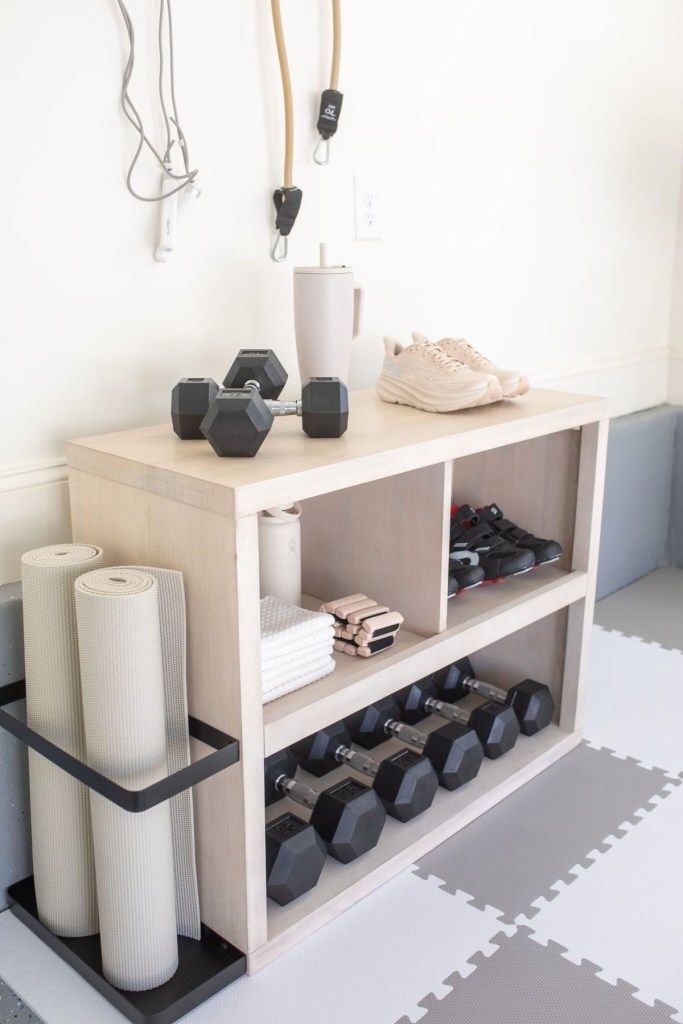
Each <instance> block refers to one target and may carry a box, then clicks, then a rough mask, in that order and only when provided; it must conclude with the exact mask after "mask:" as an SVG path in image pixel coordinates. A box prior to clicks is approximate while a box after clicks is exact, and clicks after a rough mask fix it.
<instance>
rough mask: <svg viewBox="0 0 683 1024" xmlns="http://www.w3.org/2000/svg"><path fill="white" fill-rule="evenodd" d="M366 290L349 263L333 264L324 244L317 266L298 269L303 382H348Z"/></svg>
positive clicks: (298, 345)
mask: <svg viewBox="0 0 683 1024" xmlns="http://www.w3.org/2000/svg"><path fill="white" fill-rule="evenodd" d="M362 301H363V289H362V288H361V286H360V285H359V284H357V283H356V282H355V281H354V279H353V270H352V269H351V267H343V266H330V265H329V264H328V262H327V252H326V247H325V245H324V244H321V246H320V263H319V264H318V266H317V267H295V268H294V330H295V334H296V354H297V358H298V361H299V375H300V377H301V381H302V383H303V381H305V380H306V379H307V378H308V377H339V379H340V380H342V381H343V382H344V383H345V384H346V385H348V383H349V373H350V369H351V348H352V345H353V340H354V338H355V337H356V336H357V335H358V333H359V331H360V319H361V309H362Z"/></svg>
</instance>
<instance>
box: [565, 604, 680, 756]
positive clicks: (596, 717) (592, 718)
mask: <svg viewBox="0 0 683 1024" xmlns="http://www.w3.org/2000/svg"><path fill="white" fill-rule="evenodd" d="M680 616H681V622H682V626H681V631H682V632H683V609H681V610H680ZM583 731H584V736H585V737H586V739H587V740H588V742H589V743H590V744H591V745H592V746H596V747H607V748H608V749H609V750H612V751H614V753H615V754H616V755H617V756H618V757H633V758H635V760H636V761H638V762H639V763H640V764H642V765H643V766H644V767H648V768H652V767H656V768H662V769H664V770H665V771H667V772H670V773H671V774H673V775H679V773H681V772H682V771H683V654H682V653H681V652H680V651H675V650H668V649H666V648H664V647H660V646H659V644H655V643H648V642H647V641H645V640H640V639H639V638H638V637H632V636H624V635H623V634H621V633H617V632H614V631H610V630H606V629H602V628H600V627H599V626H595V627H594V628H593V636H592V640H591V650H590V659H589V668H588V683H587V696H586V708H585V720H584V730H583Z"/></svg>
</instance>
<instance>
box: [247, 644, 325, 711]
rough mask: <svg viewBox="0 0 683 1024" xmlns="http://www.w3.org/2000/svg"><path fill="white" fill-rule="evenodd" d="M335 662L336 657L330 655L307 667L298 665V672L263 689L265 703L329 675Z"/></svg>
mask: <svg viewBox="0 0 683 1024" xmlns="http://www.w3.org/2000/svg"><path fill="white" fill-rule="evenodd" d="M334 668H335V663H334V659H333V658H331V657H330V656H329V655H328V656H327V657H325V658H321V659H319V660H318V661H316V662H312V663H310V664H309V665H308V666H307V667H303V666H301V665H299V666H297V669H296V671H297V673H298V674H294V670H293V674H292V675H291V676H290V677H289V678H287V679H286V680H284V681H279V682H278V683H277V684H276V685H273V686H272V687H271V688H268V689H266V688H265V687H264V691H263V703H264V704H268V703H269V702H270V701H271V700H277V698H278V697H284V695H285V694H286V693H291V692H292V691H293V690H300V689H301V687H302V686H307V685H308V684H309V683H314V682H315V681H316V680H317V679H322V678H323V677H324V676H329V674H330V673H331V672H334Z"/></svg>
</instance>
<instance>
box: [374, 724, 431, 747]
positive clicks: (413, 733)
mask: <svg viewBox="0 0 683 1024" xmlns="http://www.w3.org/2000/svg"><path fill="white" fill-rule="evenodd" d="M384 731H385V733H386V734H387V735H388V736H396V737H398V739H400V740H402V741H403V742H404V743H407V744H408V746H409V747H417V749H418V750H420V751H423V750H424V748H425V745H426V743H427V736H426V734H425V733H423V732H420V730H419V729H413V727H412V725H406V723H405V722H397V721H396V719H395V718H388V719H387V720H386V722H385V723H384Z"/></svg>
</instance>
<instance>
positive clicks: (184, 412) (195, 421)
mask: <svg viewBox="0 0 683 1024" xmlns="http://www.w3.org/2000/svg"><path fill="white" fill-rule="evenodd" d="M219 391H220V388H219V387H218V384H216V381H215V380H212V379H211V377H183V379H182V380H179V381H178V383H177V384H176V386H175V387H174V388H173V391H172V392H171V423H172V424H173V429H174V431H175V432H176V434H177V435H178V437H179V438H181V440H183V441H199V440H203V439H204V435H203V434H202V432H201V430H200V429H199V427H200V425H201V422H202V420H203V419H204V417H205V416H206V411H207V409H208V408H209V406H210V405H211V403H212V402H213V400H214V398H215V397H216V395H217V394H218V392H219Z"/></svg>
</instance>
